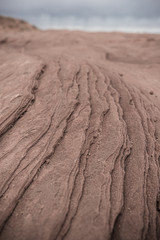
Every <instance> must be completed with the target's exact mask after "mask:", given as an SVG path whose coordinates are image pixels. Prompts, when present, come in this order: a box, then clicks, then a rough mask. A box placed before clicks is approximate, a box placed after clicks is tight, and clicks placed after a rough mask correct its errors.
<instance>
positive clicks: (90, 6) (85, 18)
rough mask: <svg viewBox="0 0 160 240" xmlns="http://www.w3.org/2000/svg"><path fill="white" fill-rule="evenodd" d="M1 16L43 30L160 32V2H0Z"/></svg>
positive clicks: (4, 0) (102, 0) (111, 0)
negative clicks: (24, 22)
mask: <svg viewBox="0 0 160 240" xmlns="http://www.w3.org/2000/svg"><path fill="white" fill-rule="evenodd" d="M0 15H4V16H11V17H15V18H20V19H24V20H27V21H28V22H30V23H31V24H34V25H36V26H37V27H39V28H41V29H70V30H75V29H76V30H85V31H123V32H140V33H142V32H150V33H160V0H27V1H23V0H0Z"/></svg>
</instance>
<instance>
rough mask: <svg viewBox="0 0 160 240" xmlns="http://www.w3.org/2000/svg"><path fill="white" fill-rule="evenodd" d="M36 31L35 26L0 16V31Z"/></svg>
mask: <svg viewBox="0 0 160 240" xmlns="http://www.w3.org/2000/svg"><path fill="white" fill-rule="evenodd" d="M35 29H36V27H35V26H33V25H31V24H29V23H27V22H26V21H24V20H21V19H15V18H11V17H6V16H1V15H0V31H2V30H3V31H26V30H35Z"/></svg>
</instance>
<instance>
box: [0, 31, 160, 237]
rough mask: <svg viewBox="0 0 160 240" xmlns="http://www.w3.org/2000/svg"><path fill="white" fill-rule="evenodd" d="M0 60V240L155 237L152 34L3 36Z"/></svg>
mask: <svg viewBox="0 0 160 240" xmlns="http://www.w3.org/2000/svg"><path fill="white" fill-rule="evenodd" d="M4 40H5V41H4ZM0 56H1V58H0V229H1V232H0V239H1V240H11V239H12V240H13V239H15V240H32V239H34V240H35V239H39V240H47V239H52V240H53V239H57V240H60V239H65V240H82V239H84V240H104V239H105V240H107V239H112V240H139V239H145V240H150V239H152V240H156V239H160V203H159V202H160V197H159V196H158V194H159V181H160V176H159V174H160V173H159V164H160V36H158V35H132V34H120V33H119V34H118V33H84V32H69V31H44V32H41V31H31V32H19V33H16V34H15V33H14V32H3V34H1V35H0Z"/></svg>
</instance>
